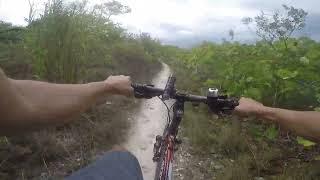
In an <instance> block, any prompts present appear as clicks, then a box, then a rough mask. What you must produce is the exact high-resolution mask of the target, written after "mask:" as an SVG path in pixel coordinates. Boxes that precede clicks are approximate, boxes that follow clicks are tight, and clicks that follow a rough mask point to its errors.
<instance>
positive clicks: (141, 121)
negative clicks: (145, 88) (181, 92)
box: [124, 64, 170, 180]
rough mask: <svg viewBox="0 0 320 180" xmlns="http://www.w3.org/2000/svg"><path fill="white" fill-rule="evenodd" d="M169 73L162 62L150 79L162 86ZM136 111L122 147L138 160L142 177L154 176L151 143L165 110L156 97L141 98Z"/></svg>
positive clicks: (164, 118)
mask: <svg viewBox="0 0 320 180" xmlns="http://www.w3.org/2000/svg"><path fill="white" fill-rule="evenodd" d="M169 75H170V69H169V67H168V65H166V64H162V70H161V71H160V72H159V73H158V74H157V75H156V76H155V78H154V79H153V80H152V84H154V85H155V86H157V87H164V86H165V84H166V82H167V78H168V76H169ZM142 101H143V102H142V103H141V105H140V107H139V108H138V111H137V113H135V115H133V116H132V126H131V128H130V130H129V133H128V136H129V137H128V139H127V142H126V143H125V144H124V147H125V148H127V149H128V150H129V151H130V152H132V153H133V154H134V155H135V156H136V157H137V158H138V160H139V162H140V165H141V168H142V172H143V176H144V179H146V180H150V179H153V178H154V170H155V163H153V161H152V156H153V143H154V141H155V137H156V135H160V134H162V131H163V128H164V126H165V121H166V114H167V110H166V108H165V106H164V105H163V104H162V102H161V101H160V100H159V99H158V98H152V99H149V100H142Z"/></svg>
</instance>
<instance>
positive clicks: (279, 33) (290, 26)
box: [242, 5, 308, 49]
mask: <svg viewBox="0 0 320 180" xmlns="http://www.w3.org/2000/svg"><path fill="white" fill-rule="evenodd" d="M282 7H283V8H284V12H282V13H281V12H279V11H276V12H274V13H273V14H272V15H268V14H266V13H265V12H263V11H261V14H260V15H258V16H256V17H254V18H250V17H245V18H243V19H242V23H243V24H245V25H248V26H249V24H251V23H253V22H254V23H255V24H256V28H257V29H256V34H257V35H258V36H259V37H261V38H262V39H263V40H265V41H267V42H268V43H269V44H270V45H271V46H273V43H274V42H275V41H276V40H280V41H281V42H282V43H283V44H284V46H285V48H286V49H288V39H289V38H290V37H291V36H292V33H293V32H294V31H296V30H300V29H302V28H303V27H304V26H305V20H306V17H307V15H308V13H307V12H306V11H304V10H303V9H297V8H294V7H292V6H291V7H289V6H287V5H282Z"/></svg>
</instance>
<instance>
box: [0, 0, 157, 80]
mask: <svg viewBox="0 0 320 180" xmlns="http://www.w3.org/2000/svg"><path fill="white" fill-rule="evenodd" d="M33 6H34V5H33V4H30V13H29V14H30V15H29V17H28V19H26V21H27V22H28V25H27V26H26V27H16V26H13V25H12V24H10V23H6V22H2V21H1V22H0V47H1V52H0V64H1V66H2V67H5V68H4V69H5V70H6V71H9V72H7V73H9V74H10V73H13V74H20V76H25V74H32V75H33V76H32V77H33V78H36V79H45V80H49V81H51V82H64V83H76V82H82V81H86V80H94V79H96V78H97V77H100V76H104V77H106V73H107V74H112V73H113V74H115V73H125V74H128V75H136V73H137V72H138V73H139V72H141V69H140V71H137V68H138V67H139V68H140V67H141V66H142V65H144V67H143V68H144V69H143V70H145V71H151V70H148V68H150V69H151V67H152V68H155V67H156V66H155V65H158V63H157V62H158V58H159V53H158V51H157V48H158V47H159V46H160V42H159V41H157V40H155V39H153V38H151V37H150V35H148V34H146V33H142V34H139V35H135V34H131V33H128V32H127V31H126V30H125V29H123V28H121V27H120V26H119V25H118V24H116V23H114V22H113V21H112V20H111V19H110V17H111V16H114V15H118V14H122V13H127V12H130V8H129V7H127V6H124V5H122V4H120V3H119V2H117V1H108V2H106V3H103V4H99V5H95V6H93V7H92V6H89V5H88V4H87V2H86V1H83V2H71V3H70V2H65V1H64V0H54V1H48V2H47V3H46V5H45V8H44V11H43V12H42V13H40V17H39V18H36V16H35V13H34V8H33ZM18 66H19V67H20V68H17V67H18ZM139 68H138V70H139ZM22 72H25V73H23V74H24V75H21V73H22ZM100 78H102V77H100Z"/></svg>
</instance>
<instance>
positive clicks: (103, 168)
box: [66, 151, 143, 180]
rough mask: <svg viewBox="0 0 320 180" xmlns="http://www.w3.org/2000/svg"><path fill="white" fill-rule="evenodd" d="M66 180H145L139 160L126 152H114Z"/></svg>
mask: <svg viewBox="0 0 320 180" xmlns="http://www.w3.org/2000/svg"><path fill="white" fill-rule="evenodd" d="M66 180H143V176H142V172H141V167H140V165H139V162H138V160H137V158H136V157H135V156H134V155H132V154H131V153H129V152H126V151H112V152H108V153H106V154H105V155H104V156H103V157H102V158H101V159H99V160H97V161H96V162H94V163H92V164H90V165H88V166H87V167H85V168H83V169H80V170H78V171H76V172H75V173H73V174H71V175H70V176H69V177H67V178H66Z"/></svg>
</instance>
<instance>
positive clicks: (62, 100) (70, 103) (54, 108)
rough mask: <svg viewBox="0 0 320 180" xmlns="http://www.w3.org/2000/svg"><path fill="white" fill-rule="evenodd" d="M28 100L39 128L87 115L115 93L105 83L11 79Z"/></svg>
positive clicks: (32, 116) (33, 122)
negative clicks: (100, 101) (88, 110)
mask: <svg viewBox="0 0 320 180" xmlns="http://www.w3.org/2000/svg"><path fill="white" fill-rule="evenodd" d="M11 82H12V84H13V85H14V87H15V88H16V89H17V90H18V92H19V93H20V94H22V95H23V97H24V100H25V101H26V102H29V103H30V104H31V114H29V116H28V117H29V120H26V121H25V122H26V123H28V124H35V125H48V124H60V123H64V122H67V121H69V120H70V118H71V117H73V116H75V115H77V114H79V113H81V112H83V111H84V110H86V109H87V108H88V107H90V106H91V105H93V104H94V103H95V102H96V101H97V99H99V98H102V97H103V96H106V95H107V94H111V87H108V85H107V83H105V82H94V83H88V84H52V83H46V82H39V81H29V80H11Z"/></svg>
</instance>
